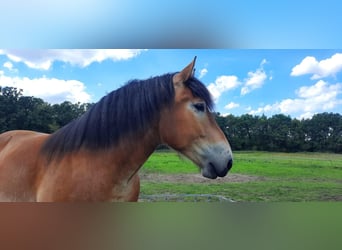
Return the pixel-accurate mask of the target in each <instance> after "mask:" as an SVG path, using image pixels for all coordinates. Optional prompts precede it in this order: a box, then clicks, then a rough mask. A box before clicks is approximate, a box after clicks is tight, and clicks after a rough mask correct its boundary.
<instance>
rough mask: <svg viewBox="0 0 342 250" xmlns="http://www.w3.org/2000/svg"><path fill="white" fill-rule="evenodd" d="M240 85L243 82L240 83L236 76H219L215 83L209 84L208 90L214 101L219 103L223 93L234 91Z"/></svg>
mask: <svg viewBox="0 0 342 250" xmlns="http://www.w3.org/2000/svg"><path fill="white" fill-rule="evenodd" d="M240 84H241V82H239V80H238V78H237V77H236V76H219V77H217V78H216V80H215V83H210V84H209V86H208V90H209V91H210V93H211V95H212V96H213V98H214V100H215V101H218V99H219V98H220V96H221V94H222V93H223V92H225V91H228V90H231V89H234V88H236V87H237V86H239V85H240Z"/></svg>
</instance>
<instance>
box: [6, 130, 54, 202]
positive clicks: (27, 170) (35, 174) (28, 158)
mask: <svg viewBox="0 0 342 250" xmlns="http://www.w3.org/2000/svg"><path fill="white" fill-rule="evenodd" d="M48 136H49V135H48V134H43V133H37V132H33V131H25V130H13V131H9V132H5V133H3V134H0V200H2V201H28V200H32V201H33V200H35V199H36V197H35V196H36V195H35V193H36V188H37V184H38V183H37V182H38V179H39V176H40V172H41V164H39V162H40V149H41V146H42V144H43V143H44V141H45V140H46V139H47V137H48Z"/></svg>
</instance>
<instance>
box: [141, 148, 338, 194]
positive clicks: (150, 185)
mask: <svg viewBox="0 0 342 250" xmlns="http://www.w3.org/2000/svg"><path fill="white" fill-rule="evenodd" d="M140 173H142V174H159V175H174V174H184V175H186V174H193V173H199V169H198V167H196V166H195V165H194V164H192V163H191V162H190V161H189V160H187V159H183V158H181V157H179V156H178V155H177V154H176V153H174V152H169V151H164V152H155V153H154V154H153V155H152V156H151V157H150V158H149V159H148V161H147V162H146V163H145V164H144V166H143V167H142V169H141V170H140ZM229 174H239V175H247V176H253V177H258V178H255V180H252V181H248V182H217V183H216V182H215V181H214V182H210V183H196V182H194V183H189V182H184V183H179V182H177V183H176V182H172V181H160V180H158V179H156V180H148V181H146V180H144V179H142V181H141V196H142V197H144V196H148V195H157V196H160V197H162V196H163V195H164V194H165V195H166V194H167V195H171V196H172V195H173V196H177V195H187V197H191V196H190V195H196V194H202V195H203V194H204V195H214V196H223V197H226V198H229V199H232V200H234V201H341V200H342V155H341V154H326V153H269V152H234V165H233V168H232V170H231V171H230V172H229ZM229 174H228V175H229ZM206 199H207V198H206ZM183 200H184V199H183ZM186 200H191V199H190V198H187V199H186ZM204 200H205V199H204Z"/></svg>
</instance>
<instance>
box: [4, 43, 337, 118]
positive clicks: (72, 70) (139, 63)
mask: <svg viewBox="0 0 342 250" xmlns="http://www.w3.org/2000/svg"><path fill="white" fill-rule="evenodd" d="M194 56H197V63H196V76H197V77H198V78H200V80H201V81H202V82H203V83H204V84H205V85H206V86H207V87H208V89H209V90H210V92H211V93H212V95H213V97H214V99H215V103H216V111H218V112H220V113H221V114H234V115H241V114H247V113H249V114H253V115H262V114H265V115H268V116H271V115H273V114H278V113H283V114H286V115H290V116H292V117H297V118H308V117H311V116H312V115H313V114H315V113H320V112H338V113H342V50H335V49H334V50H317V49H315V50H300V49H296V50H271V49H269V50H260V49H259V50H231V49H174V50H167V49H162V50H153V49H152V50H128V49H126V50H27V49H25V50H0V85H2V86H4V85H6V86H15V87H18V88H22V89H23V90H24V94H25V95H31V96H36V97H40V98H43V99H44V100H45V101H47V102H50V103H59V102H62V101H65V100H68V101H71V102H78V101H80V102H96V101H98V100H99V99H100V98H101V97H102V96H103V95H105V94H106V93H108V92H110V91H112V90H115V89H117V88H119V87H120V86H122V85H123V84H124V83H125V82H127V81H128V80H131V79H146V78H148V77H151V76H157V75H162V74H164V73H168V72H176V71H180V70H181V69H182V68H183V67H184V66H186V65H187V64H188V63H190V61H191V60H192V59H193V57H194Z"/></svg>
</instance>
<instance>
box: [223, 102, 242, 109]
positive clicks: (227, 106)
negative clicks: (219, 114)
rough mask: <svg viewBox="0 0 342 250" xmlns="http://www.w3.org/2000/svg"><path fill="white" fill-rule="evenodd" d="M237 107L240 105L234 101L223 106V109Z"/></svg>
mask: <svg viewBox="0 0 342 250" xmlns="http://www.w3.org/2000/svg"><path fill="white" fill-rule="evenodd" d="M238 107H240V104H238V103H235V102H230V103H228V104H227V105H226V106H225V107H224V108H225V109H235V108H238Z"/></svg>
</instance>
